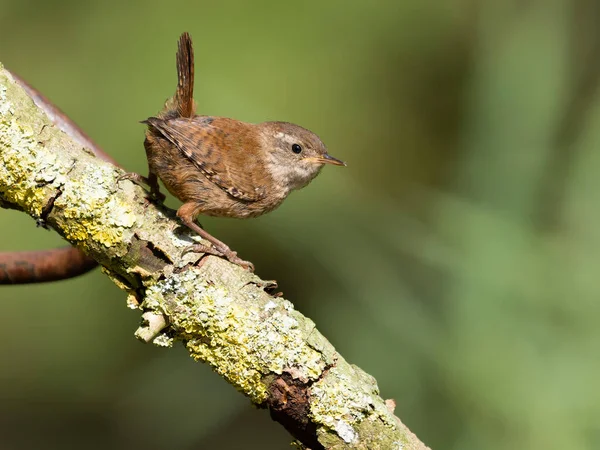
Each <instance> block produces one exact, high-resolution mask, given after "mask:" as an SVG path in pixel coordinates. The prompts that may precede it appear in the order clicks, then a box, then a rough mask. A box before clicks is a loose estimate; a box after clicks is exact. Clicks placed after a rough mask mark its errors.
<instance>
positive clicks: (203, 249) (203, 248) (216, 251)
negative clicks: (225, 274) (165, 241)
mask: <svg viewBox="0 0 600 450" xmlns="http://www.w3.org/2000/svg"><path fill="white" fill-rule="evenodd" d="M190 252H193V253H206V254H208V255H214V256H219V257H221V258H225V259H226V260H227V261H229V262H230V263H232V264H236V265H238V266H240V267H242V268H244V269H246V270H249V271H250V272H254V264H252V263H251V262H250V261H244V260H243V259H241V258H240V257H238V255H237V252H234V251H233V250H231V249H230V248H229V247H227V248H217V247H215V246H212V245H204V244H194V245H190V246H189V247H187V248H186V249H185V250H184V251H183V254H184V255H185V254H186V253H190Z"/></svg>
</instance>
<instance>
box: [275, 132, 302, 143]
mask: <svg viewBox="0 0 600 450" xmlns="http://www.w3.org/2000/svg"><path fill="white" fill-rule="evenodd" d="M275 137H276V138H277V139H281V140H283V141H285V142H287V143H288V144H297V143H298V138H295V137H294V136H290V135H289V134H285V133H282V132H281V131H280V132H279V133H277V134H275Z"/></svg>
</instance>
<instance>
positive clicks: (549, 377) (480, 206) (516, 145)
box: [0, 0, 600, 450]
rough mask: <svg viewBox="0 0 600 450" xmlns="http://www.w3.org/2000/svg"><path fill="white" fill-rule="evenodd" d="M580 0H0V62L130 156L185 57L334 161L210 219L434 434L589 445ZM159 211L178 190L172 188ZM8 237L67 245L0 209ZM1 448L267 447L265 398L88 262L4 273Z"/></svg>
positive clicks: (591, 125) (2, 241)
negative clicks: (198, 352)
mask: <svg viewBox="0 0 600 450" xmlns="http://www.w3.org/2000/svg"><path fill="white" fill-rule="evenodd" d="M598 17H600V4H598V2H597V1H595V0H571V1H569V0H543V1H542V0H529V1H523V0H520V1H517V0H505V1H493V0H455V1H451V2H433V1H427V0H374V1H370V2H367V1H358V0H344V1H342V0H331V1H325V0H305V1H301V2H300V1H297V2H283V1H273V0H272V1H252V2H250V1H242V0H237V1H234V0H230V1H221V2H220V1H212V2H208V1H205V0H197V1H194V2H189V1H180V2H175V3H174V2H157V1H153V0H149V1H139V0H134V1H129V2H122V1H116V0H106V1H102V2H77V1H45V2H42V1H33V0H29V1H25V0H18V1H15V0H12V1H10V0H0V61H1V62H2V63H3V64H5V65H6V66H7V67H8V68H10V69H11V70H14V71H15V72H17V73H18V74H20V75H21V76H22V77H23V78H25V79H27V80H28V81H29V82H31V83H32V84H33V85H34V86H36V87H37V88H38V89H39V90H40V91H42V92H43V93H45V94H46V95H47V96H48V97H49V98H51V99H52V100H53V101H54V102H55V103H56V104H57V105H58V106H59V107H61V108H62V109H63V110H64V111H65V112H66V113H68V114H69V115H70V116H71V117H72V118H73V119H74V120H75V121H76V122H77V123H78V124H79V125H80V126H81V127H82V128H83V129H84V130H86V131H87V132H88V133H89V134H90V135H91V136H92V137H93V138H94V139H95V140H96V141H97V142H98V143H99V144H100V145H101V146H102V147H103V148H105V149H106V150H107V152H108V153H110V154H111V155H112V156H114V157H115V158H116V159H117V160H118V161H119V162H120V163H121V164H122V165H123V166H125V167H126V168H127V169H128V170H132V171H140V172H143V171H145V167H146V163H145V158H144V151H143V147H142V140H143V131H144V127H143V126H142V125H141V124H139V123H138V121H139V120H142V119H145V118H146V117H148V116H149V115H152V114H153V113H155V112H156V111H157V110H158V109H159V108H160V107H161V105H162V102H163V101H164V99H165V98H166V97H168V96H169V95H171V94H172V92H173V90H174V87H175V68H174V55H175V48H176V40H177V38H178V36H179V34H180V33H181V32H182V31H189V32H190V33H191V35H192V37H193V38H194V42H195V48H196V64H197V84H196V100H197V102H198V105H199V110H200V113H202V114H210V115H222V116H229V117H234V118H237V119H241V120H246V121H252V122H259V121H264V120H286V121H291V122H296V123H298V124H301V125H303V126H305V127H307V128H310V129H312V130H314V131H315V132H316V133H317V134H319V135H320V136H321V137H322V139H323V140H324V141H325V142H326V143H327V145H328V147H329V149H330V153H331V154H332V155H334V156H336V157H338V158H341V159H344V160H346V161H347V162H348V167H347V168H346V169H338V168H331V167H328V168H326V169H325V170H324V171H323V174H322V175H321V176H320V177H319V178H318V179H317V180H315V181H314V182H313V183H312V184H311V185H310V186H309V187H307V188H306V189H305V190H303V191H302V192H299V193H295V194H293V195H292V196H291V198H290V199H289V200H288V201H287V202H286V203H285V204H284V205H283V206H282V207H281V208H280V209H279V210H277V211H275V212H274V213H272V214H269V215H267V216H264V217H262V218H259V219H254V220H249V221H235V220H225V219H202V223H203V225H204V226H205V227H206V228H207V229H208V230H210V231H211V232H213V233H214V234H215V235H217V236H218V237H219V238H221V239H223V240H224V241H226V242H227V243H229V244H230V245H231V246H232V248H234V249H236V250H238V252H239V253H240V255H241V256H242V257H244V258H247V259H250V260H252V261H253V262H255V264H256V267H257V273H258V274H259V275H261V276H262V277H264V278H268V279H271V278H275V279H277V280H278V281H279V284H280V286H281V288H282V290H283V291H284V293H285V294H286V296H287V297H288V298H289V299H290V300H292V301H293V302H294V303H295V305H296V306H297V308H298V309H299V310H300V311H302V312H303V313H305V314H307V315H308V316H310V317H311V318H313V319H314V320H315V322H316V323H317V326H318V327H319V328H320V330H321V331H322V332H323V333H324V334H325V335H326V336H327V337H328V338H329V339H330V340H331V341H332V342H333V343H334V345H336V347H337V349H338V350H339V351H340V353H341V354H343V355H344V356H345V357H346V358H347V359H348V360H349V361H351V362H353V363H356V364H358V365H359V366H361V367H362V368H363V369H365V370H366V371H367V372H369V373H371V374H372V375H374V376H375V377H376V378H377V380H378V382H379V386H380V388H381V391H382V395H383V396H384V397H385V398H395V399H396V401H397V403H398V407H397V414H398V415H399V416H400V417H401V418H402V419H403V421H404V422H405V423H406V424H407V425H408V426H409V427H410V428H411V429H412V430H413V431H414V432H415V433H416V434H417V435H418V436H419V437H420V438H421V439H422V440H423V441H425V442H426V443H427V444H428V445H430V446H431V447H432V448H433V449H456V450H458V449H460V450H477V449H486V450H505V449H506V450H508V449H532V450H541V449H544V450H547V449H570V450H579V449H597V448H600V425H599V424H600V390H597V388H596V387H597V384H598V379H599V378H600V357H599V356H598V355H600V352H598V347H599V344H600V331H599V330H600V329H599V327H598V323H599V319H600V302H599V301H598V297H599V294H600V284H599V283H598V282H597V281H596V276H597V272H598V260H599V259H600V256H599V255H600V228H599V227H598V226H597V224H598V218H599V217H598V216H599V214H598V198H599V197H598V195H599V193H600V178H599V177H598V173H600V152H599V151H598V148H599V146H600V131H599V130H600V103H599V102H598V92H597V89H596V87H597V84H598V78H599V76H600V64H599V62H600V31H599V30H598V27H597V24H596V21H597V18H598ZM169 204H170V205H172V206H173V207H176V206H177V204H178V203H177V201H176V200H174V199H169ZM0 230H1V231H2V232H1V233H0V248H1V249H5V250H8V249H36V248H48V247H52V246H56V245H59V244H61V242H60V239H59V238H58V237H56V236H55V235H54V234H53V233H50V232H46V231H44V230H40V229H36V228H35V226H34V222H33V220H31V219H30V218H28V217H26V216H25V215H23V214H19V213H15V212H11V211H2V212H1V213H0ZM0 302H1V313H0V317H1V319H2V320H1V323H2V327H0V436H1V438H0V448H2V449H4V448H6V449H55V448H56V449H58V448H85V449H96V448H98V449H106V448H111V449H135V448H144V449H146V450H154V449H157V450H158V449H166V448H169V449H190V450H191V449H200V448H223V449H241V448H244V449H266V450H269V449H280V448H288V443H289V440H290V439H289V437H288V436H287V435H286V433H285V432H284V431H283V430H282V429H281V428H280V427H279V426H278V425H276V424H274V423H272V422H271V421H270V419H269V417H268V414H267V413H266V412H264V411H256V410H254V409H253V408H252V407H251V406H250V405H249V402H248V401H247V400H245V399H244V398H243V397H242V396H240V395H239V394H238V393H236V392H235V391H234V389H233V388H231V387H230V386H228V385H227V384H226V383H225V382H223V381H222V380H221V379H220V378H219V377H218V376H217V375H215V374H213V373H212V372H211V371H210V369H209V368H208V367H206V366H203V365H200V364H195V363H193V362H192V361H191V360H189V358H187V356H186V354H185V351H184V350H183V349H182V348H180V347H178V348H175V349H173V350H170V351H165V350H160V349H157V348H153V347H151V346H146V345H142V344H141V343H139V342H137V341H136V340H135V339H134V337H133V331H134V330H135V328H136V327H137V325H138V323H139V313H137V312H132V311H130V310H128V309H126V307H125V296H124V294H123V293H122V292H120V291H119V290H118V289H117V288H116V287H114V286H113V285H112V284H111V283H110V281H109V280H108V279H107V278H106V277H104V276H103V275H101V274H100V273H99V271H95V272H93V273H91V274H88V275H86V276H84V277H81V278H78V279H74V280H70V281H65V282H60V283H54V284H52V285H44V286H28V287H9V288H2V289H0Z"/></svg>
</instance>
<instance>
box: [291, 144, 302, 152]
mask: <svg viewBox="0 0 600 450" xmlns="http://www.w3.org/2000/svg"><path fill="white" fill-rule="evenodd" d="M292 151H293V152H294V153H295V154H298V153H300V152H301V151H302V147H301V146H300V145H299V144H294V145H292Z"/></svg>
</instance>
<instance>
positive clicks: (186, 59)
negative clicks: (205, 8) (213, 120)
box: [175, 32, 196, 117]
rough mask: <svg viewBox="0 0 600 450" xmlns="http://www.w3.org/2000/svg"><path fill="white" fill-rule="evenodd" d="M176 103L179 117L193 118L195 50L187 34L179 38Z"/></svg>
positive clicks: (194, 110) (194, 111) (194, 109)
mask: <svg viewBox="0 0 600 450" xmlns="http://www.w3.org/2000/svg"><path fill="white" fill-rule="evenodd" d="M175 103H176V108H177V114H178V116H179V117H193V116H194V114H195V113H196V105H195V104H194V48H193V47H192V38H191V37H190V35H189V34H188V33H187V32H185V33H183V34H182V35H181V36H180V37H179V45H178V47H177V91H176V92H175Z"/></svg>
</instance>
